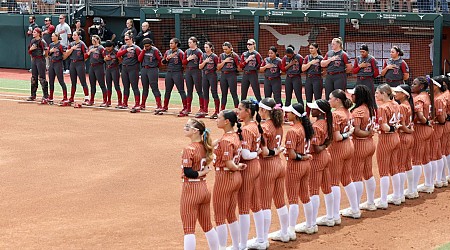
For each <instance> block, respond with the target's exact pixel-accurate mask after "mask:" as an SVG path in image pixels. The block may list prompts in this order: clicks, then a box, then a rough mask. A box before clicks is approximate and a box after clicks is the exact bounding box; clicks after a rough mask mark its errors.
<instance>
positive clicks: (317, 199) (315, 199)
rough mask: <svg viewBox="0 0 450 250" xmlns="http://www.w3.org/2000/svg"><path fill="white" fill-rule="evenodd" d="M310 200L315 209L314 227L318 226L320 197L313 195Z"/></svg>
mask: <svg viewBox="0 0 450 250" xmlns="http://www.w3.org/2000/svg"><path fill="white" fill-rule="evenodd" d="M310 199H311V203H312V207H313V217H312V223H313V224H312V225H313V226H314V225H316V220H317V215H318V214H319V206H320V197H319V195H313V196H311V198H310Z"/></svg>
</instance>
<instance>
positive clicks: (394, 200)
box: [387, 194, 402, 206]
mask: <svg viewBox="0 0 450 250" xmlns="http://www.w3.org/2000/svg"><path fill="white" fill-rule="evenodd" d="M387 203H388V204H394V205H396V206H400V205H401V204H402V198H394V195H393V194H390V195H388V196H387Z"/></svg>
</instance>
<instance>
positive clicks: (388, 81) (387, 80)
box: [386, 79, 403, 82]
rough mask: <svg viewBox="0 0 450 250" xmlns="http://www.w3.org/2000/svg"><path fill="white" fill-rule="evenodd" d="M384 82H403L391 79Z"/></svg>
mask: <svg viewBox="0 0 450 250" xmlns="http://www.w3.org/2000/svg"><path fill="white" fill-rule="evenodd" d="M386 82H403V80H391V79H386Z"/></svg>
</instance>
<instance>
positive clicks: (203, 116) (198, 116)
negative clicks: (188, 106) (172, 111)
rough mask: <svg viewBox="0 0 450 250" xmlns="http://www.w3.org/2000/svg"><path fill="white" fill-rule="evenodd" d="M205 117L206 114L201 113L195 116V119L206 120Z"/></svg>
mask: <svg viewBox="0 0 450 250" xmlns="http://www.w3.org/2000/svg"><path fill="white" fill-rule="evenodd" d="M205 117H206V114H205V113H203V112H199V113H197V114H196V115H195V118H205Z"/></svg>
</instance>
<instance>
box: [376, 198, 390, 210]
mask: <svg viewBox="0 0 450 250" xmlns="http://www.w3.org/2000/svg"><path fill="white" fill-rule="evenodd" d="M375 206H377V208H378V209H387V208H388V203H387V202H382V201H381V199H376V200H375Z"/></svg>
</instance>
